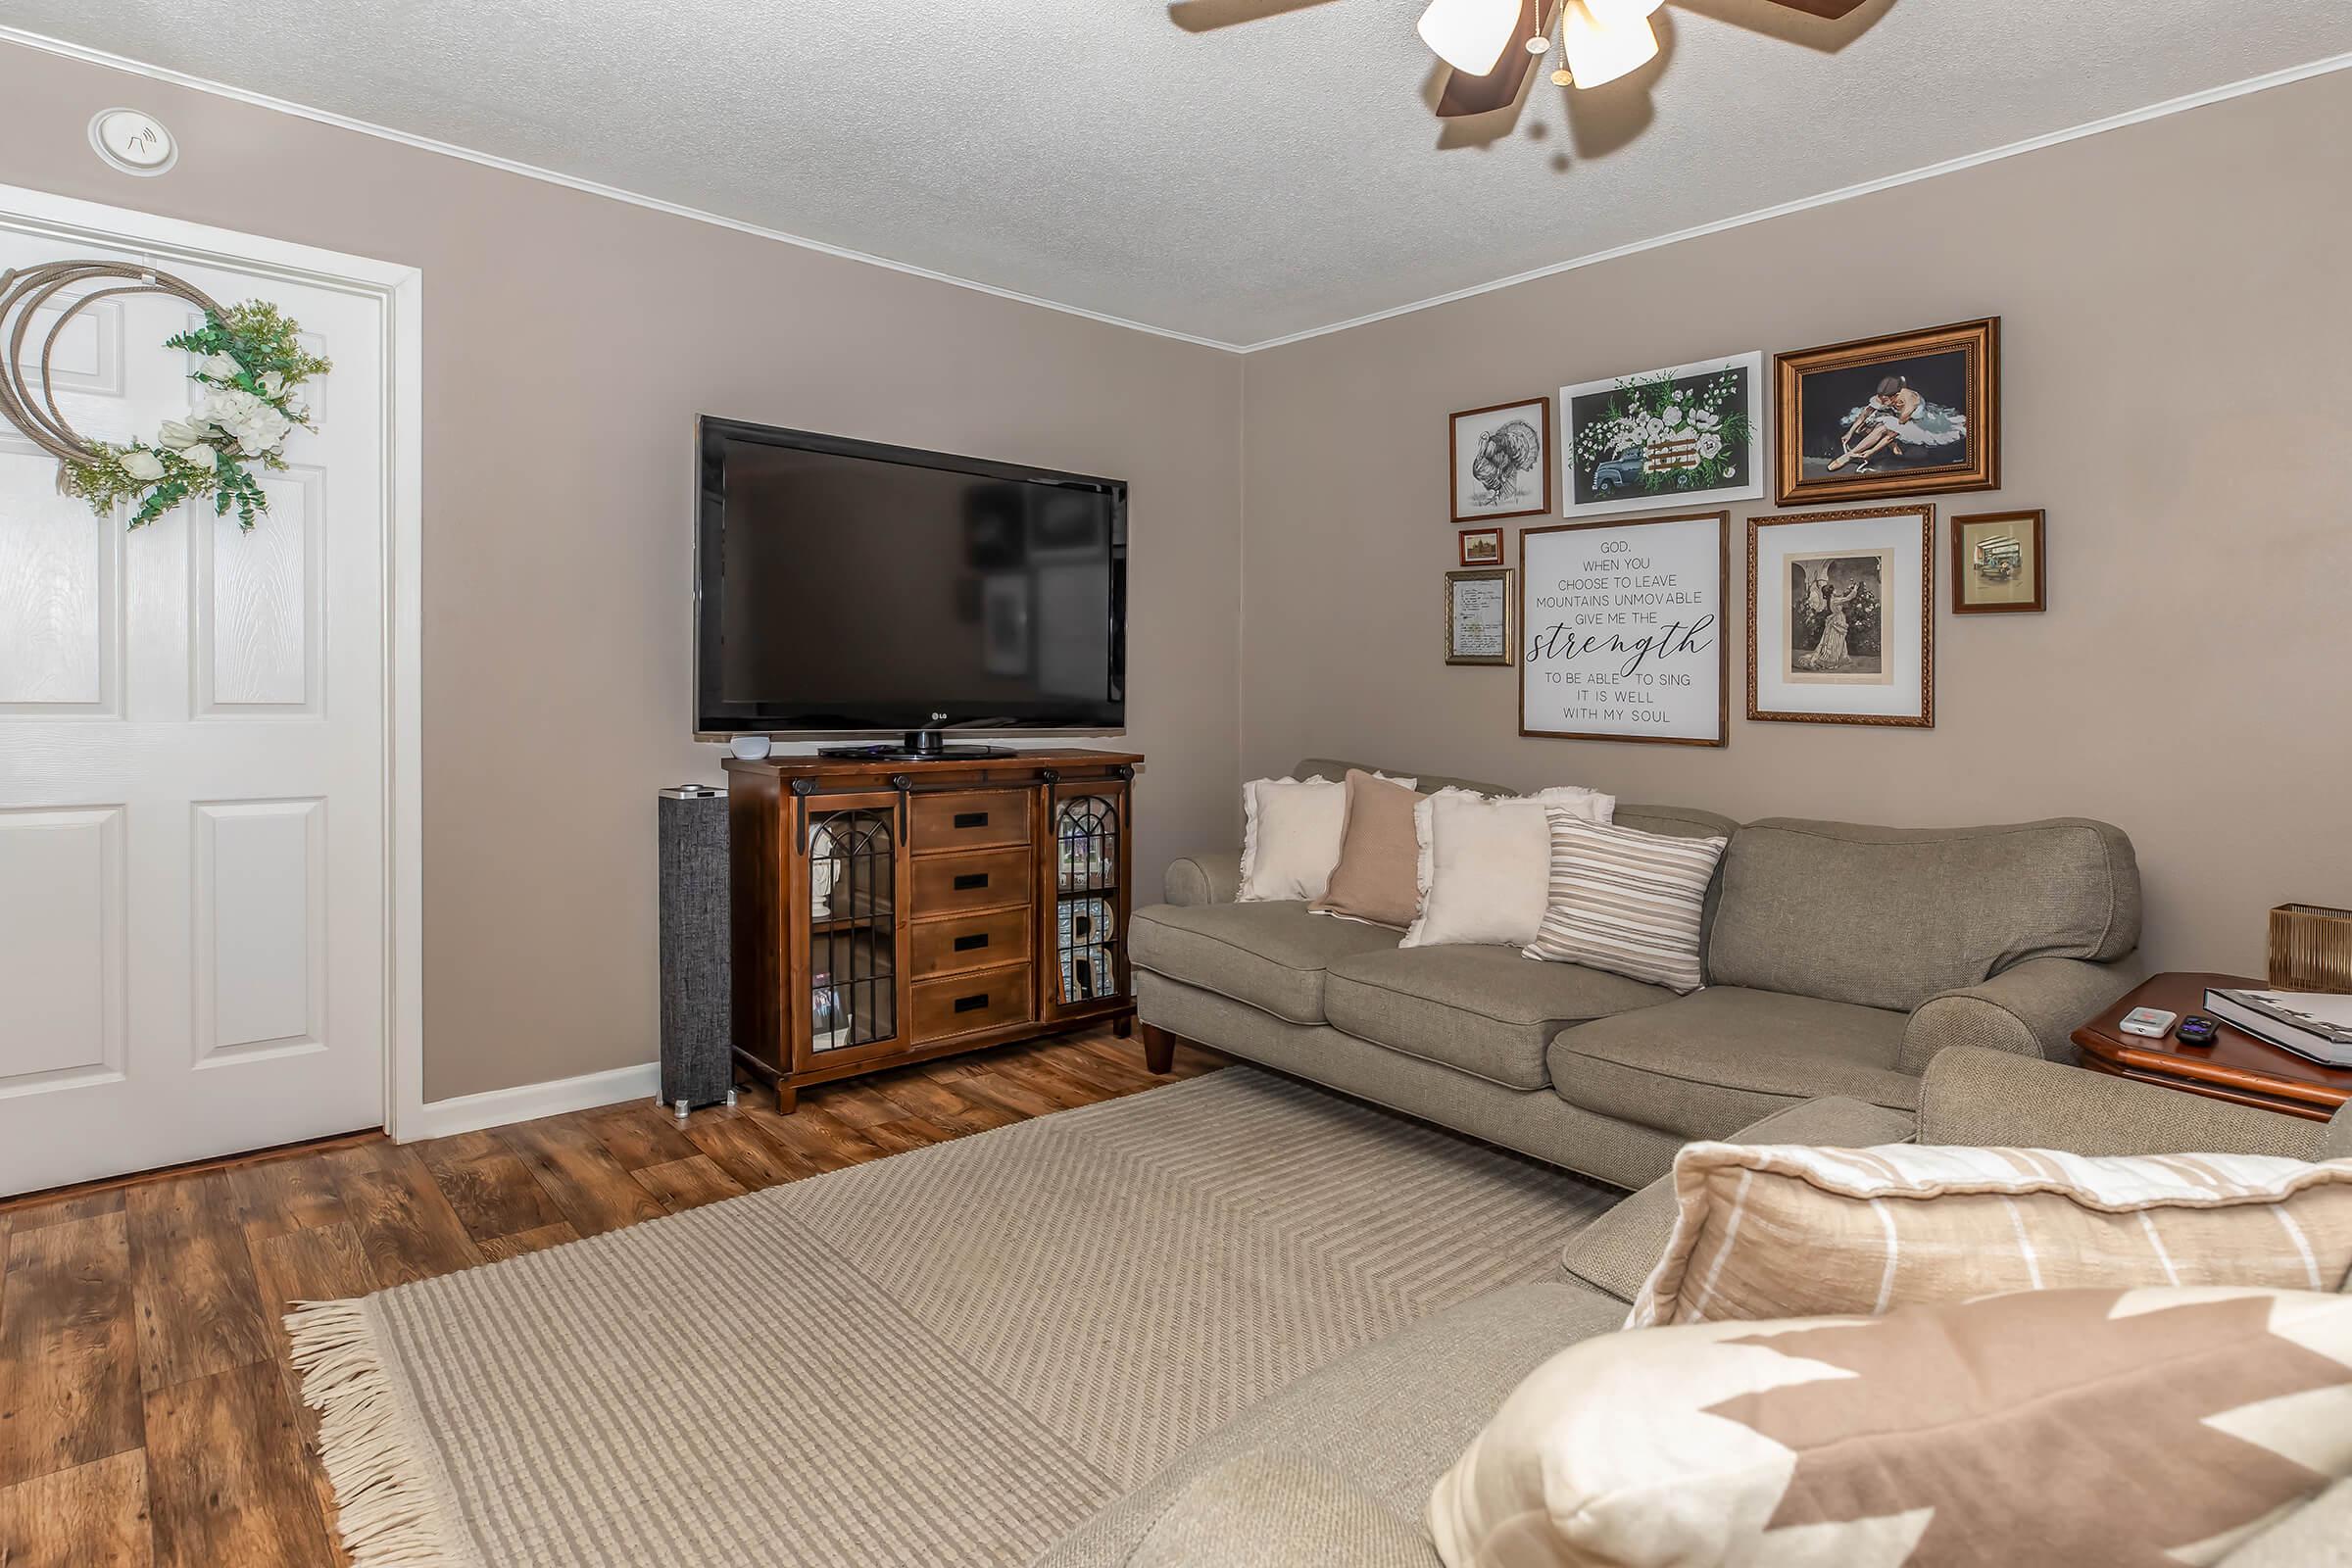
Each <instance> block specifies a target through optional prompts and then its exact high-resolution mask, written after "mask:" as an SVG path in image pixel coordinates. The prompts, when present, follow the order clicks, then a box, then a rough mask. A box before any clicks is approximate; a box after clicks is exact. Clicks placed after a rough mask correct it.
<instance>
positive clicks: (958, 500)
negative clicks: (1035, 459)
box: [695, 416, 1127, 753]
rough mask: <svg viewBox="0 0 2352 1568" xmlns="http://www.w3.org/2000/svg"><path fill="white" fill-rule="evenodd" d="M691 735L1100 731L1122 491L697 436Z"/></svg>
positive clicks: (1079, 480)
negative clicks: (692, 731) (694, 703)
mask: <svg viewBox="0 0 2352 1568" xmlns="http://www.w3.org/2000/svg"><path fill="white" fill-rule="evenodd" d="M697 466H698V470H699V471H698V479H697V489H698V496H697V501H698V515H699V521H698V524H697V534H696V539H697V543H696V568H695V570H696V584H695V702H696V707H695V729H696V732H697V733H698V734H700V735H704V736H709V737H724V736H731V735H742V734H799V735H834V736H839V735H856V734H859V733H866V732H876V731H881V732H891V731H895V732H898V734H899V735H901V736H902V737H904V740H903V744H902V745H901V746H894V747H892V748H890V750H892V751H898V750H902V749H903V750H909V751H915V752H921V753H929V752H933V751H936V750H938V749H939V747H940V746H941V737H942V735H943V733H946V732H955V731H982V732H989V733H1006V734H1011V733H1018V732H1021V731H1037V730H1061V731H1069V730H1110V729H1118V728H1121V727H1123V726H1124V725H1125V723H1126V715H1127V699H1126V684H1127V683H1126V670H1127V485H1126V483H1125V481H1123V480H1119V479H1100V478H1094V477H1091V476H1089V475H1086V474H1077V473H1060V472H1055V471H1054V470H1052V469H1047V468H1025V467H1021V466H1017V465H1014V464H1009V463H992V462H989V461H987V460H985V459H981V458H958V457H950V456H948V455H947V454H945V453H940V452H919V451H916V450H914V449H912V448H909V447H890V446H879V445H876V444H875V443H873V442H870V441H850V440H844V439H843V438H841V437H839V436H830V435H814V434H811V433H809V432H808V431H806V430H779V429H774V428H771V427H769V426H766V425H758V424H746V423H743V422H741V421H740V420H735V419H720V418H713V417H709V416H705V417H703V419H702V421H701V438H700V458H699V463H698V465H697Z"/></svg>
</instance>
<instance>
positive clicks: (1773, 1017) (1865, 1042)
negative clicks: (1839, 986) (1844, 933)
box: [1545, 965, 1919, 1138]
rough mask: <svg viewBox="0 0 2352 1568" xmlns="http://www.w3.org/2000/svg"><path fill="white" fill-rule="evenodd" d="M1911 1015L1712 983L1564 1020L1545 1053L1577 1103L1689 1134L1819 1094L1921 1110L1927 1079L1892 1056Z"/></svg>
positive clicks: (1557, 1087)
mask: <svg viewBox="0 0 2352 1568" xmlns="http://www.w3.org/2000/svg"><path fill="white" fill-rule="evenodd" d="M1545 967H1549V965H1546V966H1545ZM1903 1021H1904V1020H1903V1015H1902V1014H1901V1013H1899V1012H1888V1011H1885V1010H1883V1009H1881V1008H1877V1007H1857V1006H1854V1005H1850V1004H1848V1003H1843V1002H1823V1001H1821V1000H1819V999H1818V998H1814V997H1792V996H1787V995H1784V994H1782V993H1779V992H1773V991H1748V990H1743V989H1740V988H1739V987H1735V986H1715V987H1711V988H1710V989H1708V990H1705V991H1700V992H1695V993H1693V994H1692V995H1691V996H1688V997H1682V998H1679V999H1677V1000H1675V1001H1672V1002H1669V1003H1667V1004H1666V1005H1663V1006H1656V1007H1644V1008H1642V1010H1640V1011H1639V1012H1627V1013H1620V1014H1618V1015H1617V1016H1615V1017H1610V1018H1602V1019H1599V1020H1598V1021H1596V1022H1593V1023H1588V1024H1580V1025H1578V1026H1577V1027H1576V1028H1574V1029H1568V1030H1564V1031H1562V1032H1561V1033H1560V1034H1559V1035H1558V1036H1557V1037H1556V1038H1555V1039H1554V1040H1553V1041H1552V1043H1551V1049H1550V1051H1549V1053H1548V1060H1549V1062H1550V1066H1551V1087H1552V1092H1553V1093H1555V1094H1557V1095H1558V1096H1559V1097H1560V1098H1561V1099H1563V1100H1566V1101H1567V1102H1568V1103H1571V1104H1575V1105H1582V1106H1583V1107H1584V1108H1585V1109H1587V1110H1596V1111H1599V1112H1600V1113H1601V1114H1602V1115H1604V1116H1618V1117H1622V1118H1624V1119H1625V1120H1627V1121H1632V1122H1639V1123H1641V1124H1642V1126H1644V1127H1657V1128H1662V1129H1664V1130H1665V1131H1667V1132H1671V1133H1679V1134H1681V1135H1682V1136H1683V1137H1685V1138H1729V1137H1730V1136H1731V1135H1732V1134H1734V1133H1735V1132H1737V1131H1739V1130H1740V1128H1742V1127H1744V1126H1746V1125H1747V1124H1748V1123H1749V1122H1751V1121H1755V1120H1757V1119H1759V1118H1761V1117H1764V1116H1769V1115H1771V1114H1772V1113H1773V1112H1774V1111H1776V1110H1779V1109H1781V1108H1782V1107H1783V1106H1785V1105H1792V1104H1794V1103H1797V1102H1798V1101H1800V1100H1811V1099H1813V1098H1814V1097H1815V1096H1817V1095H1844V1096H1845V1097H1847V1098H1848V1099H1851V1100H1859V1101H1863V1102H1865V1103H1869V1104H1873V1105H1885V1106H1887V1107H1889V1108H1890V1109H1895V1110H1915V1109H1917V1108H1918V1105H1919V1080H1918V1079H1917V1078H1914V1077H1912V1076H1911V1075H1910V1074H1909V1073H1904V1072H1897V1071H1896V1070H1895V1068H1894V1059H1895V1055H1896V1053H1897V1052H1899V1051H1900V1050H1901V1049H1902V1043H1903Z"/></svg>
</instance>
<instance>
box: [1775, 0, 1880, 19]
mask: <svg viewBox="0 0 2352 1568" xmlns="http://www.w3.org/2000/svg"><path fill="white" fill-rule="evenodd" d="M1771 3H1772V4H1774V5H1776V6H1786V7H1788V8H1789V10H1790V11H1802V12H1803V13H1804V14H1805V15H1806V16H1808V17H1819V18H1821V19H1822V20H1823V21H1824V22H1836V21H1838V19H1839V18H1840V17H1843V16H1844V15H1845V14H1846V13H1847V12H1849V11H1859V10H1860V9H1861V8H1862V6H1863V4H1864V3H1865V0H1771Z"/></svg>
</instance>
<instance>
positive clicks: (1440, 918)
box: [1397, 786, 1617, 948]
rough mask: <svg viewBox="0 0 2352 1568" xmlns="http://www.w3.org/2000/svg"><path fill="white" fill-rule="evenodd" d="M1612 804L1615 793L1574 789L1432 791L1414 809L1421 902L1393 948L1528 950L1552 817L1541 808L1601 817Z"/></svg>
mask: <svg viewBox="0 0 2352 1568" xmlns="http://www.w3.org/2000/svg"><path fill="white" fill-rule="evenodd" d="M1616 809H1617V798H1616V797H1615V796H1613V795H1603V794H1601V793H1600V792H1599V791H1597V790H1588V789H1578V788H1575V787H1573V786H1562V787H1560V788H1557V789H1548V790H1540V791H1538V792H1537V793H1536V794H1533V795H1496V796H1486V795H1480V794H1478V793H1476V792H1475V791H1472V790H1440V791H1438V792H1437V793H1436V794H1435V795H1432V796H1431V797H1430V798H1429V799H1427V800H1425V801H1423V802H1422V803H1421V804H1420V805H1419V806H1417V807H1415V808H1414V809H1413V834H1414V837H1415V838H1416V839H1417V840H1418V841H1419V846H1420V855H1421V868H1420V881H1421V907H1420V908H1419V910H1418V911H1417V912H1416V913H1415V914H1414V916H1413V923H1412V926H1411V927H1410V928H1409V929H1408V930H1407V931H1406V932H1405V933H1404V940H1403V941H1402V942H1400V943H1398V944H1397V946H1398V947H1403V948H1434V947H1441V946H1446V945H1448V944H1453V943H1465V942H1488V943H1499V944H1502V945H1505V946H1508V947H1514V948H1524V947H1526V946H1527V945H1528V944H1529V943H1531V942H1533V941H1535V940H1536V933H1537V932H1538V931H1540V930H1541V929H1543V925H1544V905H1545V902H1546V900H1547V899H1548V897H1549V895H1550V891H1551V822H1550V819H1549V818H1547V817H1546V816H1545V815H1544V812H1545V811H1546V810H1561V811H1567V812H1570V813H1572V814H1574V815H1577V816H1581V817H1583V818H1585V819H1586V820H1588V821H1593V822H1607V821H1608V820H1609V819H1610V818H1611V816H1613V815H1614V814H1615V812H1616Z"/></svg>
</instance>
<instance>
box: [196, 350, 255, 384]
mask: <svg viewBox="0 0 2352 1568" xmlns="http://www.w3.org/2000/svg"><path fill="white" fill-rule="evenodd" d="M196 368H197V370H198V372H199V373H201V374H204V375H209V376H211V377H212V378H213V379H214V380H216V381H234V380H235V379H236V378H237V372H238V371H239V370H242V369H243V368H244V367H243V366H241V365H239V364H238V363H237V362H236V361H235V360H232V359H230V358H229V357H228V356H227V355H225V354H208V355H206V356H205V357H204V363H203V364H202V365H199V366H198V367H196Z"/></svg>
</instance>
